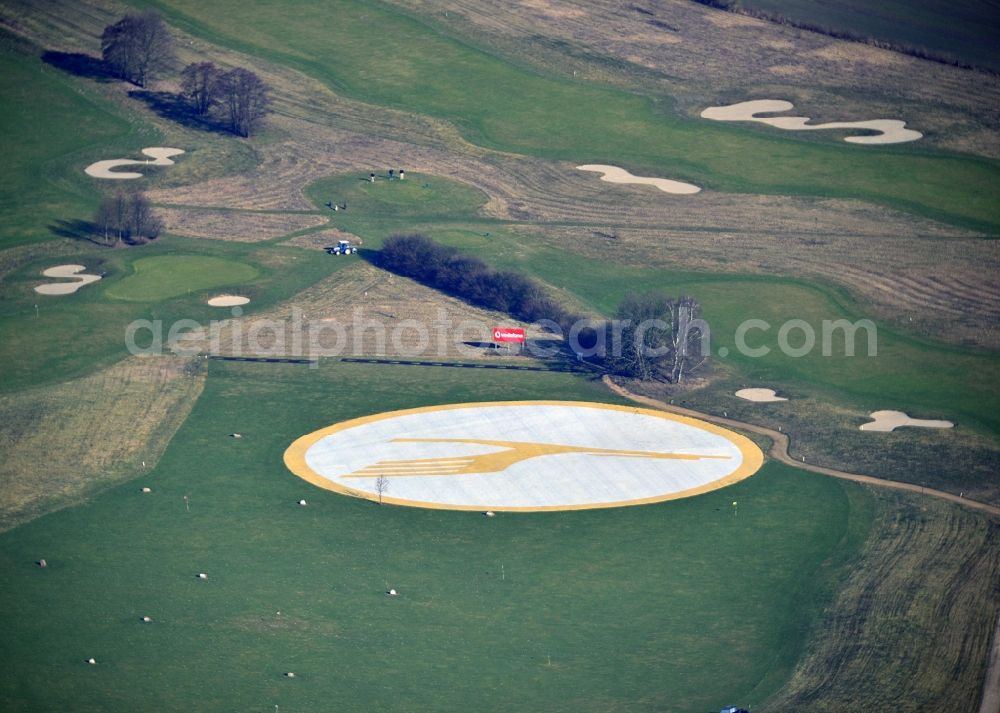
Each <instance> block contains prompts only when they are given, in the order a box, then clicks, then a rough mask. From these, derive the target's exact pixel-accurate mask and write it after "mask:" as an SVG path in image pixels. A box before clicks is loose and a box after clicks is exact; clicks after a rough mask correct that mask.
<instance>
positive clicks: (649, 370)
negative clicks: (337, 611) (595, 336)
mask: <svg viewBox="0 0 1000 713" xmlns="http://www.w3.org/2000/svg"><path fill="white" fill-rule="evenodd" d="M669 305H670V298H668V297H667V296H666V295H664V294H662V293H659V292H646V293H643V294H635V293H633V294H629V295H627V296H626V297H625V299H624V300H622V303H621V304H620V305H618V311H617V312H616V314H615V319H616V322H613V323H612V330H613V332H612V335H611V339H610V340H608V341H609V346H610V348H611V350H612V351H611V353H610V354H609V355H608V364H609V366H610V368H611V369H612V371H614V372H615V373H617V374H621V375H623V376H630V377H632V378H635V379H642V380H643V381H645V380H648V379H651V378H653V373H654V371H655V369H656V364H657V361H658V360H659V359H662V358H663V355H664V354H665V352H666V349H667V346H668V344H669V337H670V335H669V332H668V330H669V325H668V324H667V322H666V321H665V319H664V318H665V316H666V314H667V313H668V311H669V309H670V307H669Z"/></svg>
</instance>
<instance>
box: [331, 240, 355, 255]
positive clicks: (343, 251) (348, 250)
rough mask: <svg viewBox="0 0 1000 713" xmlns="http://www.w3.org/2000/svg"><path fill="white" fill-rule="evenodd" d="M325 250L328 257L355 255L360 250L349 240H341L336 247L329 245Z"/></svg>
mask: <svg viewBox="0 0 1000 713" xmlns="http://www.w3.org/2000/svg"><path fill="white" fill-rule="evenodd" d="M323 249H324V250H326V252H327V254H328V255H353V254H354V253H356V252H357V251H358V249H357V248H356V247H354V246H353V245H351V243H350V241H347V240H340V241H338V242H337V244H336V245H328V246H327V247H325V248H323Z"/></svg>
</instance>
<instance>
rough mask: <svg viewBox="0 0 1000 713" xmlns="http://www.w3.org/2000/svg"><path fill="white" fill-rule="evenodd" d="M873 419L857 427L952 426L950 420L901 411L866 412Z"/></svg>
mask: <svg viewBox="0 0 1000 713" xmlns="http://www.w3.org/2000/svg"><path fill="white" fill-rule="evenodd" d="M868 415H869V416H871V417H872V418H874V419H875V420H874V421H871V422H869V423H863V424H861V425H860V426H858V428H860V429H861V430H862V431H884V432H889V431H894V430H896V429H897V428H901V427H903V426H916V427H917V428H954V427H955V424H954V423H952V422H951V421H930V420H927V419H923V418H910V417H909V416H907V415H906V414H905V413H904V412H903V411H872V412H871V413H870V414H868Z"/></svg>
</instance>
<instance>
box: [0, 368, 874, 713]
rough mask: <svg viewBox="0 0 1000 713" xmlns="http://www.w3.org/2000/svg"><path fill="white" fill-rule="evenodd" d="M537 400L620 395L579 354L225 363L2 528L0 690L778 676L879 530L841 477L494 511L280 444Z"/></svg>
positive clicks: (128, 696)
mask: <svg viewBox="0 0 1000 713" xmlns="http://www.w3.org/2000/svg"><path fill="white" fill-rule="evenodd" d="M545 397H553V398H567V399H584V400H592V399H600V400H604V399H605V398H606V396H605V394H604V393H603V392H602V391H600V390H598V389H597V388H596V387H594V386H592V385H591V384H589V383H587V382H586V381H584V380H581V379H580V378H579V377H571V376H568V375H536V374H483V373H479V372H477V373H476V374H475V375H464V374H463V375H459V376H456V374H455V373H454V370H446V369H422V370H419V371H417V370H416V368H414V367H380V366H355V365H326V366H324V367H322V368H320V369H319V370H312V369H309V368H308V367H303V366H281V365H232V364H219V363H213V364H212V365H211V368H210V375H209V380H208V383H207V386H206V391H205V393H204V394H203V396H202V398H201V400H200V401H199V403H198V405H197V406H196V409H195V412H194V413H193V414H192V416H191V417H190V418H189V420H188V421H187V423H186V424H185V425H184V427H183V428H182V430H181V432H180V433H179V434H178V436H177V437H176V438H175V439H174V441H173V443H172V444H171V446H170V448H169V450H168V451H167V453H166V454H165V455H164V457H163V459H162V461H161V464H160V466H159V468H158V469H157V470H156V471H155V472H154V473H152V474H151V475H149V476H148V477H145V478H143V479H141V482H140V481H134V482H132V483H129V484H127V485H125V486H122V487H120V488H116V489H114V490H112V491H110V492H108V493H107V494H105V495H104V496H102V497H100V498H98V499H95V500H94V501H93V502H92V503H90V504H88V505H85V506H81V507H76V508H72V509H70V510H66V511H63V512H60V513H56V514H54V515H50V516H48V517H46V518H43V519H41V520H37V521H35V522H34V523H32V524H30V525H28V526H25V527H22V528H19V529H17V530H15V531H13V532H10V533H8V534H7V535H5V536H3V537H2V538H0V561H2V563H3V564H2V566H3V569H4V571H5V572H7V573H8V576H7V577H5V578H4V582H3V583H2V584H0V610H3V611H5V612H7V613H8V615H7V616H5V632H6V635H5V636H4V638H3V643H0V651H2V655H3V659H4V661H6V662H8V665H7V666H5V667H4V671H3V673H0V699H2V700H4V701H5V709H6V710H11V711H17V710H37V709H39V708H44V709H64V710H67V709H72V710H74V711H90V710H108V709H115V710H139V709H149V708H155V709H157V710H185V709H192V708H196V709H198V710H203V711H214V710H220V711H221V710H233V709H234V708H236V709H239V710H271V709H272V707H273V706H274V705H275V704H277V705H280V707H281V710H300V711H306V710H314V711H323V710H330V708H331V706H333V707H336V708H339V709H345V710H358V709H362V708H364V709H369V710H370V709H371V708H373V707H378V708H382V709H385V710H400V711H402V710H414V709H421V710H431V709H433V710H468V709H469V708H470V707H475V706H477V705H480V706H482V707H485V708H490V709H496V708H504V709H517V710H594V711H603V710H608V709H609V708H616V709H621V710H632V709H636V710H639V709H649V708H664V707H666V708H669V709H670V710H675V711H691V712H692V713H695V712H700V711H703V710H707V709H710V708H712V707H717V706H718V705H721V703H720V701H721V702H726V701H728V700H731V699H739V700H744V701H745V700H750V701H755V700H756V701H759V700H762V699H763V698H765V697H766V696H768V695H769V694H770V693H772V692H773V691H774V690H775V689H776V688H777V687H778V686H780V685H781V682H782V681H783V680H784V679H785V678H786V677H787V675H788V673H789V672H790V668H791V666H792V664H793V663H794V661H795V660H796V658H797V655H798V653H799V651H800V650H801V648H802V646H803V644H804V637H805V635H806V633H807V630H808V622H809V621H810V620H811V618H812V617H813V616H814V615H815V613H816V612H817V611H819V610H820V609H822V607H823V606H824V605H825V604H826V603H827V602H828V601H829V596H830V586H831V583H830V581H829V580H828V574H829V573H831V572H835V571H838V567H839V566H840V565H842V564H845V563H846V562H849V561H850V560H851V558H852V557H854V556H855V551H856V549H855V548H856V547H857V546H858V544H859V541H860V540H861V539H863V534H864V532H865V531H866V530H867V527H868V526H869V525H868V519H869V517H870V515H869V514H866V512H865V511H864V509H861V510H857V509H854V508H850V507H849V506H848V498H847V497H846V494H845V488H846V487H848V486H844V485H842V484H840V483H838V482H836V481H832V480H828V479H823V478H818V477H814V476H810V475H808V474H804V473H798V472H794V471H791V470H789V469H786V468H782V467H780V466H775V465H768V466H767V467H765V469H764V470H762V471H761V472H760V473H759V474H757V475H755V476H754V477H752V478H750V479H749V480H747V481H744V482H743V483H741V484H739V485H737V486H733V487H731V488H728V489H726V490H725V491H724V492H723V491H720V492H718V493H713V494H710V495H707V496H705V497H699V498H695V499H691V500H684V501H678V502H674V503H668V504H664V505H658V506H647V507H635V508H623V509H615V510H607V511H594V512H587V513H561V514H552V515H540V516H530V515H529V516H513V515H504V516H501V517H499V518H496V519H493V520H490V519H487V518H484V517H482V515H480V514H478V513H456V512H446V511H427V510H420V509H410V508H396V507H381V508H380V507H378V506H377V505H374V504H372V503H369V502H367V501H361V500H353V499H350V498H346V497H343V496H340V495H336V494H333V493H329V492H327V491H321V490H318V489H316V488H314V487H312V486H310V485H308V484H307V483H305V482H303V481H301V480H299V479H297V478H296V477H295V476H292V475H291V474H289V473H288V472H287V471H286V470H285V469H284V467H283V465H282V463H281V453H282V452H283V450H284V448H285V447H286V446H287V445H288V444H289V443H290V442H291V441H292V440H293V439H294V438H296V437H297V436H298V435H301V434H303V433H306V432H308V431H310V430H313V429H315V428H317V427H320V426H323V425H326V424H328V423H332V422H336V421H339V420H343V419H347V418H351V417H354V416H358V415H361V414H366V413H369V412H371V411H372V410H390V409H397V408H407V407H413V406H418V405H423V404H431V403H441V402H452V401H475V400H490V399H498V398H499V399H517V398H545ZM262 403H266V404H267V408H266V409H261V408H260V407H259V405H260V404H262ZM233 431H238V432H240V433H242V434H243V438H242V439H240V440H235V439H232V438H229V437H228V434H229V433H231V432H233ZM145 485H148V486H150V487H152V489H153V492H152V493H150V494H145V495H144V494H142V493H140V492H139V489H140V486H145ZM185 495H186V496H188V498H189V503H190V511H186V510H185V506H184V501H183V496H185ZM303 497H304V498H307V499H308V502H309V506H308V507H306V508H301V507H298V506H296V504H295V503H296V501H297V500H298V499H299V498H303ZM733 499H738V500H739V502H740V510H739V514H738V516H736V517H734V516H733V514H732V509H731V508H730V507H729V501H730V500H733ZM39 557H45V558H46V559H47V561H48V562H49V567H48V568H47V569H46V570H39V569H38V568H37V567H35V566H34V564H33V560H35V559H37V558H39ZM501 565H502V566H503V576H502V577H501V572H500V568H501ZM201 571H204V572H207V573H208V575H209V579H208V580H207V581H199V580H197V579H196V577H195V575H196V574H197V573H198V572H201ZM389 587H393V588H396V589H398V590H399V591H400V593H401V596H400V597H399V598H398V599H388V598H387V597H385V595H384V592H385V591H386V590H387V589H388V588H389ZM279 610H280V611H281V615H280V616H278V615H277V614H276V612H277V611H279ZM144 615H149V616H151V617H153V619H154V622H153V623H152V624H148V625H146V624H143V623H142V622H141V621H139V619H140V617H142V616H144ZM90 656H94V657H95V658H96V659H97V660H98V662H99V663H98V665H97V666H96V667H92V666H88V665H86V664H85V663H84V661H85V659H87V658H88V657H90ZM286 671H294V672H295V673H296V679H295V680H288V679H285V678H284V677H283V676H282V673H284V672H286Z"/></svg>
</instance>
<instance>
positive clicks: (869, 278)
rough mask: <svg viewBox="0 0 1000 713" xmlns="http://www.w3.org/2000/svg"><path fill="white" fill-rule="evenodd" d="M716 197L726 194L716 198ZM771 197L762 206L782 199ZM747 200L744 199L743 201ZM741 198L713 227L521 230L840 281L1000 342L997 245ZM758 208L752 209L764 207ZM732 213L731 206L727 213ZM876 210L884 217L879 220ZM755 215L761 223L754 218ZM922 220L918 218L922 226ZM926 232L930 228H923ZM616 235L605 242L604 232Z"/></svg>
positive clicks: (909, 316) (889, 307)
mask: <svg viewBox="0 0 1000 713" xmlns="http://www.w3.org/2000/svg"><path fill="white" fill-rule="evenodd" d="M719 198H720V201H719V202H720V203H723V202H728V201H727V200H726V199H729V198H730V197H729V196H720V197H719ZM788 202H792V203H794V202H795V201H794V200H792V199H781V198H774V199H768V200H767V201H765V202H763V203H764V205H767V204H771V205H772V207H774V205H773V204H776V203H777V204H780V203H786V204H787V203H788ZM747 203H749V202H747ZM739 205H740V202H739V201H733V202H731V203H730V205H728V206H719V207H716V208H715V209H713V210H712V211H710V214H711V216H712V219H713V220H714V221H718V222H719V223H723V224H722V225H719V226H718V227H717V228H715V229H713V228H712V227H711V226H708V225H706V226H702V227H698V226H697V225H696V223H695V222H694V221H691V222H690V223H689V224H688V225H684V222H685V215H684V211H683V210H681V211H678V213H679V215H678V217H677V220H675V221H674V224H673V225H672V226H671V227H669V228H643V229H634V228H621V227H617V226H615V225H614V224H610V223H609V224H603V225H601V224H598V225H588V226H545V227H544V228H539V227H522V228H520V230H522V231H524V232H525V233H527V234H529V235H531V236H533V238H534V239H535V240H537V241H539V242H541V243H549V244H551V245H554V246H559V247H562V248H564V249H570V250H573V251H575V252H579V253H581V254H584V255H587V256H590V257H594V258H599V257H604V256H606V251H607V249H608V248H609V247H610V248H611V249H613V250H614V251H615V259H616V261H618V262H624V263H628V264H632V265H635V266H639V267H651V266H659V267H662V268H664V269H696V270H707V271H711V272H730V273H743V274H745V273H758V274H770V275H775V274H777V275H785V276H789V277H807V278H820V279H821V280H823V281H827V282H830V283H833V284H836V285H840V286H843V287H846V288H848V289H849V290H850V291H851V292H852V293H853V294H854V295H855V296H856V297H858V298H859V299H860V300H861V301H862V302H863V303H864V304H866V305H867V306H868V307H869V308H870V310H871V312H872V313H873V316H875V317H878V318H881V319H884V320H886V321H888V322H891V323H894V324H896V325H897V326H900V327H903V328H905V329H906V330H908V331H914V332H918V333H921V334H924V335H927V336H930V337H933V338H935V339H945V340H949V341H953V342H959V343H967V344H973V345H979V346H989V347H996V346H1000V329H998V327H1000V279H998V278H997V275H1000V244H998V243H997V242H995V241H987V240H979V239H976V238H972V237H968V236H966V237H945V236H944V234H943V231H942V232H941V233H939V234H937V235H935V234H934V233H935V227H937V226H935V225H934V224H932V223H930V222H929V221H919V219H912V218H908V217H907V216H904V215H901V214H893V213H892V212H891V211H887V210H886V211H878V209H874V208H872V207H871V206H866V205H864V204H859V203H854V204H852V203H849V202H845V201H822V202H820V204H819V205H817V206H815V207H813V208H812V210H810V209H808V208H806V207H805V206H799V208H800V209H799V210H795V209H794V208H789V207H788V206H787V205H786V209H784V210H781V209H776V210H761V212H760V213H759V214H757V213H754V212H748V213H747V214H746V215H745V227H743V228H740V227H738V226H736V225H730V226H725V225H724V222H725V221H727V220H732V221H733V222H734V223H736V222H737V221H738V211H737V208H738V206H739ZM762 207H763V206H758V208H762ZM730 211H732V212H730ZM878 212H882V213H883V216H884V217H885V220H881V221H880V220H879V219H878V217H877V213H878ZM758 215H759V217H760V219H761V220H760V221H759V222H758V221H756V220H755V218H756V217H757V216H758ZM921 223H922V224H921ZM925 230H927V231H928V232H924V231H925ZM607 235H613V236H616V239H613V240H609V239H608V238H607V237H606V236H607Z"/></svg>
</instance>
